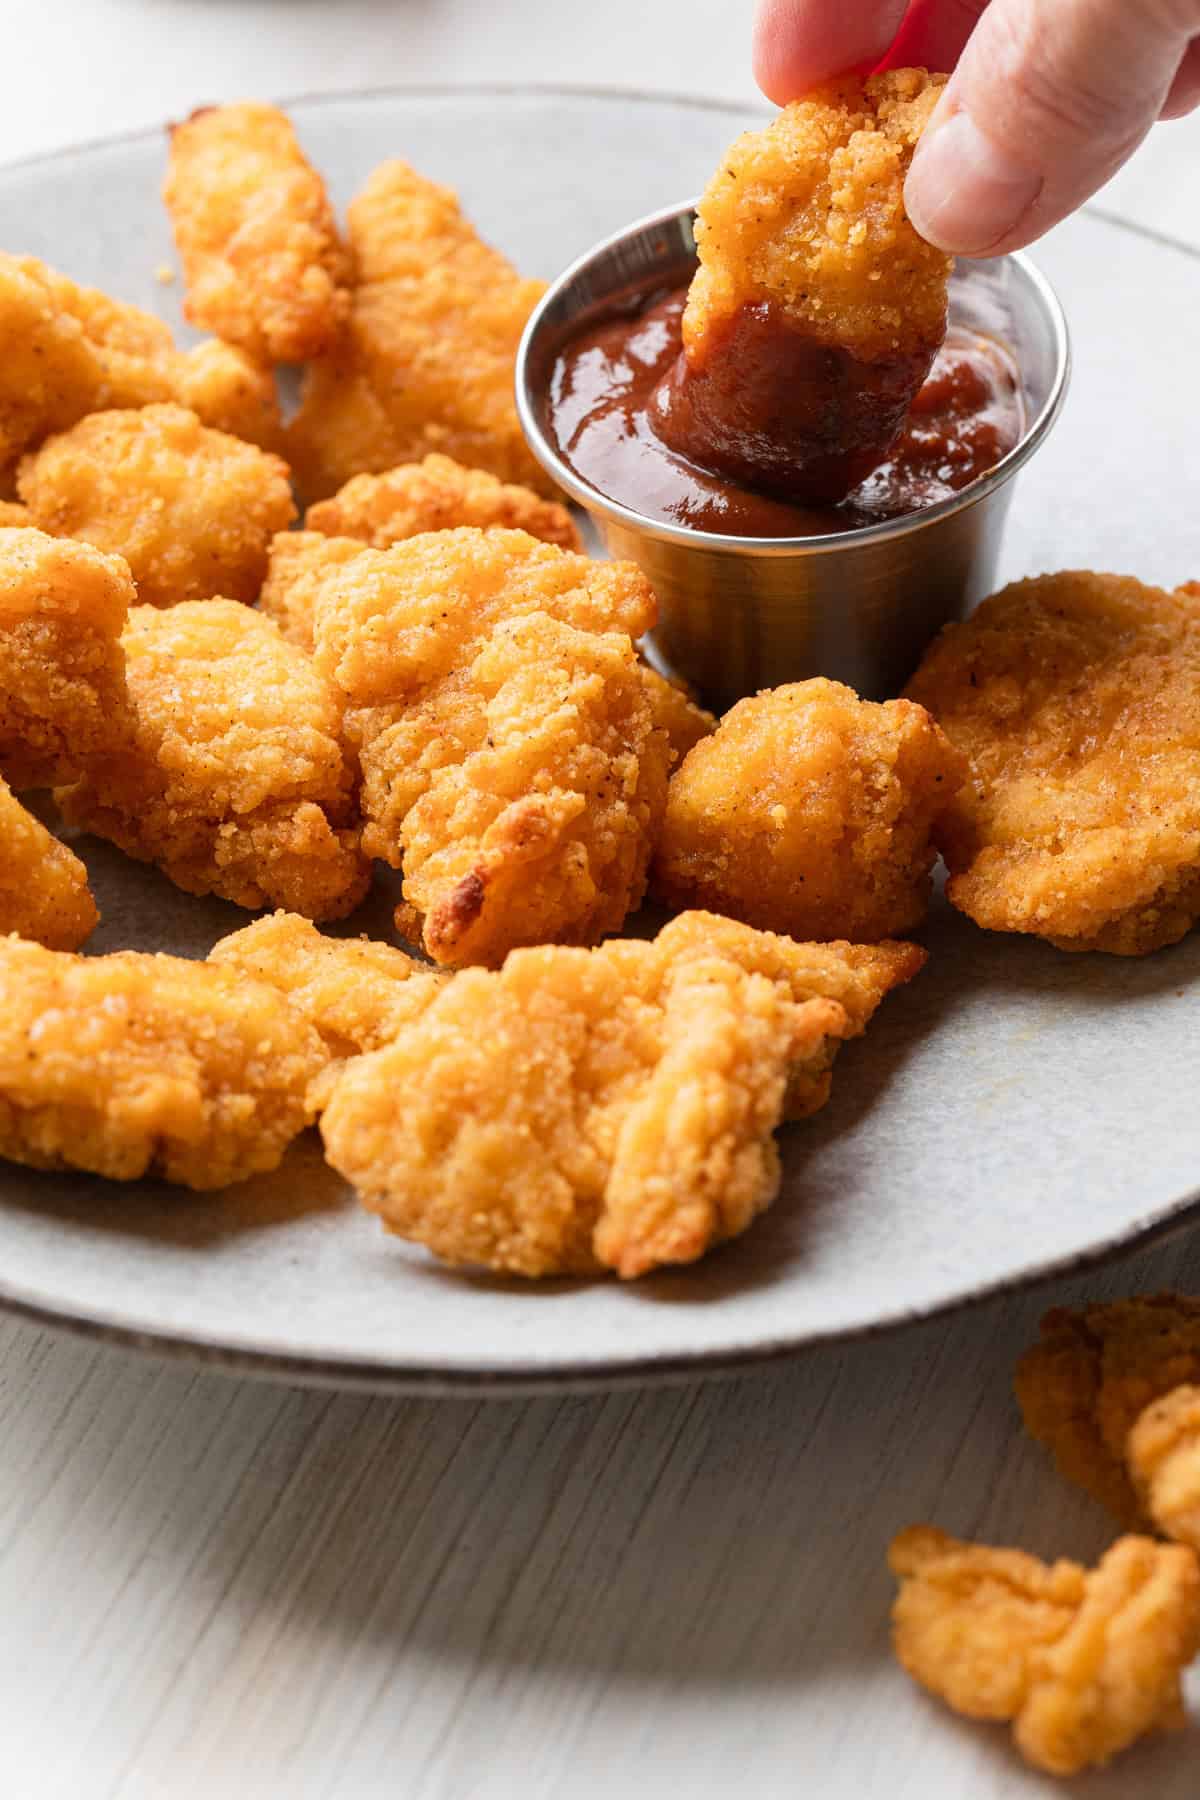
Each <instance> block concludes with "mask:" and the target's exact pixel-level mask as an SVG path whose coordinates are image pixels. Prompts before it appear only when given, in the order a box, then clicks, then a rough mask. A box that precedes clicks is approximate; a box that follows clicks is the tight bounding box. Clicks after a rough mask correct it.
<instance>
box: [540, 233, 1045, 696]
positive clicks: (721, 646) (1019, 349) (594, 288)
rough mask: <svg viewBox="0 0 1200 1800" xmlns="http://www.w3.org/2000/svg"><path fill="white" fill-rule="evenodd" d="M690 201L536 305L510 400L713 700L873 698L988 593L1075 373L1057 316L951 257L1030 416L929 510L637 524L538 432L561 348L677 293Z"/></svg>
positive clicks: (965, 309) (957, 299)
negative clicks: (597, 324) (1007, 532)
mask: <svg viewBox="0 0 1200 1800" xmlns="http://www.w3.org/2000/svg"><path fill="white" fill-rule="evenodd" d="M694 211H695V207H694V203H689V204H687V205H684V206H673V207H669V208H667V209H666V211H664V212H659V213H654V214H652V215H651V217H650V218H647V219H643V220H641V221H640V222H639V223H638V224H635V225H630V226H628V227H627V228H626V229H625V230H624V231H621V232H618V233H617V235H616V236H615V237H611V238H609V239H608V240H607V241H606V242H605V243H602V244H599V245H597V246H596V248H595V249H594V250H590V251H588V253H587V255H586V256H582V257H580V259H579V261H578V262H576V263H574V264H572V266H571V267H570V268H569V269H567V270H566V272H565V273H564V274H563V275H561V276H560V277H559V279H558V280H557V281H556V282H555V283H554V284H553V286H552V287H551V288H550V290H549V292H548V293H547V294H546V296H545V298H544V299H543V300H542V302H541V304H540V305H539V306H538V308H537V310H536V311H535V312H534V313H533V315H532V317H531V318H530V320H529V323H528V325H527V326H526V329H525V334H524V336H523V338H522V340H521V345H520V349H519V350H518V352H517V366H516V392H517V409H518V411H519V413H520V417H521V423H522V426H523V427H524V430H525V433H526V435H527V437H528V438H529V442H530V444H531V446H532V448H533V452H534V454H535V456H536V457H537V459H538V461H539V462H540V463H541V465H542V467H543V468H544V469H545V470H546V471H547V473H548V474H549V475H550V476H551V477H552V478H553V480H554V481H556V482H557V483H558V485H559V486H560V487H561V488H563V489H564V491H565V492H566V493H567V494H568V495H569V496H570V497H571V499H573V500H575V501H577V502H578V504H579V505H580V506H582V507H584V508H585V509H586V510H587V512H588V513H589V514H590V515H591V517H592V519H593V520H594V521H595V523H596V525H597V527H598V529H599V531H600V534H601V536H602V538H603V540H604V543H605V545H606V546H607V548H608V550H609V551H610V552H611V554H612V555H613V556H619V557H629V558H631V559H632V560H633V561H634V562H636V563H638V564H640V566H641V567H642V569H644V571H645V573H646V575H647V576H648V577H649V579H650V581H651V583H652V584H653V587H654V590H655V593H656V594H657V596H658V603H659V622H658V625H657V627H656V629H655V631H654V634H653V643H654V648H655V650H656V651H657V653H658V656H659V658H660V659H661V660H662V661H663V662H664V663H666V664H667V666H668V667H669V668H671V669H673V670H674V671H675V672H676V673H678V674H680V675H682V676H684V677H685V678H686V679H687V680H688V681H690V682H692V683H694V684H695V686H696V687H698V688H699V689H700V691H701V693H702V695H703V696H704V697H705V698H706V699H707V700H708V701H709V702H710V703H711V704H713V705H714V706H717V707H718V708H723V707H725V706H728V705H729V704H730V703H731V702H732V701H734V700H736V699H738V698H739V697H740V696H741V695H743V694H748V693H754V692H755V691H756V690H757V689H758V688H761V687H768V686H776V685H777V684H779V683H780V682H784V681H796V680H801V679H803V677H805V676H807V675H829V676H832V677H834V678H835V679H837V680H839V681H845V682H847V683H849V685H850V686H851V687H853V688H856V689H857V691H858V692H859V693H860V694H863V695H864V696H866V697H867V698H871V699H880V698H883V697H885V696H887V695H890V694H896V693H899V691H900V689H901V688H902V687H903V686H904V683H905V681H906V680H907V679H908V677H909V675H910V674H911V673H912V671H913V669H914V668H915V666H916V664H917V662H918V660H919V659H920V656H921V652H922V651H923V650H924V648H925V646H926V644H927V643H928V642H929V640H930V638H931V637H933V635H934V633H935V632H937V631H938V630H939V629H940V628H941V627H942V626H943V625H944V624H945V623H946V622H947V620H949V619H958V618H961V617H963V615H964V614H965V613H966V612H967V611H969V609H970V608H971V607H972V606H973V605H974V604H975V602H976V601H977V600H979V599H981V598H982V597H983V596H984V595H985V594H986V593H988V592H989V591H990V590H991V587H992V585H993V581H994V576H995V569H996V558H997V553H998V551H999V547H1000V536H1001V532H1002V531H1003V528H1004V520H1005V515H1006V513H1007V511H1008V506H1009V501H1010V500H1011V498H1012V481H1013V477H1014V476H1015V475H1016V474H1017V472H1018V470H1019V469H1021V468H1023V467H1024V465H1025V464H1026V463H1027V462H1028V461H1029V459H1030V457H1031V456H1032V455H1033V454H1034V452H1035V451H1036V450H1037V448H1038V445H1039V444H1041V443H1042V441H1043V440H1044V439H1045V437H1046V435H1047V433H1048V432H1049V430H1050V428H1051V426H1052V425H1053V423H1054V421H1055V419H1056V418H1057V416H1058V413H1059V410H1060V408H1061V406H1062V402H1063V399H1064V397H1065V394H1066V389H1067V381H1068V378H1069V373H1070V347H1069V340H1068V334H1067V324H1066V320H1065V318H1064V317H1063V311H1062V308H1061V306H1060V305H1059V303H1058V299H1057V297H1056V296H1055V293H1054V291H1053V289H1052V288H1051V286H1050V284H1049V283H1048V282H1047V280H1046V279H1045V277H1044V276H1043V275H1042V274H1041V273H1040V272H1039V271H1038V270H1037V269H1036V268H1035V267H1034V265H1033V264H1032V263H1031V262H1030V261H1029V260H1028V258H1027V257H1024V256H1004V257H998V258H995V259H993V260H990V261H980V262H960V263H959V264H958V265H957V266H956V268H955V272H954V275H953V277H952V279H951V285H950V317H951V321H952V322H953V323H955V324H959V325H962V326H965V327H966V328H967V329H969V330H975V331H980V332H985V333H987V334H989V335H991V336H992V337H996V338H1000V339H1001V340H1002V341H1003V342H1004V343H1005V344H1007V346H1008V347H1009V349H1010V350H1011V351H1012V353H1013V355H1014V357H1015V358H1016V361H1017V364H1018V366H1019V369H1020V372H1021V379H1022V384H1023V389H1024V399H1025V413H1026V425H1025V432H1024V435H1023V436H1022V438H1021V441H1020V443H1018V444H1017V445H1016V447H1015V448H1014V449H1013V450H1011V451H1010V452H1009V454H1008V455H1007V456H1006V457H1005V458H1004V459H1003V461H1001V462H999V463H998V464H997V465H996V467H995V468H994V469H992V470H991V471H990V472H989V473H988V474H987V475H984V476H981V477H980V479H979V480H978V481H974V482H972V483H971V484H970V486H969V487H966V488H964V489H963V490H962V491H961V493H958V494H956V495H954V497H953V498H952V499H950V500H945V501H942V502H941V503H940V504H939V505H937V506H931V507H929V508H927V509H926V510H925V511H924V512H918V513H912V514H910V515H908V516H907V517H905V518H901V519H890V520H888V521H887V522H886V523H884V524H880V525H871V526H867V527H864V528H863V529H862V530H858V531H847V532H841V533H837V534H829V535H824V536H820V537H807V538H737V537H723V536H721V535H719V534H718V533H716V532H711V531H694V530H691V529H690V528H689V527H687V526H683V525H672V524H666V523H664V522H662V521H661V520H656V519H647V518H643V517H642V516H641V515H640V514H639V513H636V512H634V511H632V510H631V509H630V508H629V507H627V506H622V505H620V504H619V503H618V502H617V501H615V500H611V499H609V497H608V496H607V495H606V494H603V493H601V492H600V491H599V490H598V489H597V488H595V487H593V486H592V485H591V483H590V482H587V481H584V480H583V479H582V478H581V477H580V476H579V475H577V474H576V473H575V471H574V470H573V469H572V468H570V467H569V465H568V464H567V463H565V462H564V461H563V459H562V458H561V457H560V456H559V454H558V451H557V449H556V448H555V445H554V440H553V437H552V434H551V431H550V429H549V423H548V417H547V409H548V402H549V393H550V378H551V374H552V371H553V368H554V364H555V360H556V358H557V356H558V354H559V352H560V351H561V350H562V348H563V347H564V346H565V344H566V343H567V342H568V341H569V340H570V339H571V338H572V337H573V336H574V335H575V333H576V332H577V331H579V330H580V329H582V328H583V327H584V326H585V325H587V324H590V323H592V322H593V321H595V320H596V319H598V318H601V317H603V316H604V315H605V314H606V313H607V312H609V311H610V310H611V309H612V307H613V305H614V303H615V302H616V301H617V300H618V299H620V298H622V297H628V295H629V294H630V292H631V291H633V292H637V291H639V290H642V289H654V288H670V287H678V286H681V285H682V284H683V283H685V282H686V281H688V280H689V279H690V277H691V274H692V270H693V268H694V266H695V258H696V247H695V239H694V238H693V235H692V220H693V215H694Z"/></svg>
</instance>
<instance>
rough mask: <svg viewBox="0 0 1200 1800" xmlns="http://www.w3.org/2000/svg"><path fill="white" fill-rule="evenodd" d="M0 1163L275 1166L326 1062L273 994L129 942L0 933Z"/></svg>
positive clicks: (202, 1185) (206, 1184)
mask: <svg viewBox="0 0 1200 1800" xmlns="http://www.w3.org/2000/svg"><path fill="white" fill-rule="evenodd" d="M0 987H2V988H3V992H4V1002H5V1003H4V1006H3V1007H2V1008H0V1156H5V1157H8V1158H9V1159H11V1160H12V1161H14V1162H20V1163H25V1164H27V1165H28V1166H29V1167H31V1168H35V1169H80V1170H86V1171H88V1172H90V1173H92V1174H95V1175H105V1176H108V1177H109V1178H110V1179H111V1180H114V1181H134V1180H137V1179H138V1178H139V1177H141V1176H147V1175H149V1176H160V1177H161V1178H162V1179H163V1180H165V1181H170V1182H177V1183H180V1184H182V1185H183V1186H185V1187H192V1188H199V1189H213V1188H221V1187H227V1186H229V1185H230V1184H231V1183H232V1182H235V1181H243V1180H245V1179H246V1178H247V1177H248V1176H250V1175H255V1174H260V1173H264V1172H266V1171H267V1170H270V1169H274V1168H276V1167H277V1166H278V1164H279V1162H280V1160H281V1158H282V1156H283V1153H284V1151H285V1150H286V1149H287V1146H288V1145H289V1144H290V1143H291V1141H292V1139H293V1138H294V1137H296V1136H297V1135H298V1133H299V1132H301V1131H303V1130H304V1128H305V1126H307V1125H308V1124H310V1123H311V1121H312V1116H313V1114H312V1110H311V1108H310V1106H309V1104H308V1101H307V1098H306V1094H307V1089H308V1086H309V1083H310V1082H311V1081H312V1080H313V1079H314V1078H315V1076H316V1075H318V1074H319V1072H320V1071H321V1069H322V1068H323V1067H324V1065H325V1062H326V1061H327V1053H326V1051H325V1049H324V1046H323V1045H322V1043H321V1040H320V1038H319V1037H318V1035H317V1033H316V1032H315V1031H314V1030H313V1028H312V1027H311V1026H310V1025H309V1024H308V1023H307V1021H306V1020H305V1019H304V1017H303V1016H302V1015H301V1014H300V1013H299V1012H298V1011H297V1010H296V1009H295V1008H294V1007H292V1006H291V1005H289V1003H288V1002H287V1000H286V999H284V997H283V996H282V995H281V994H279V993H277V992H276V990H275V989H274V988H271V987H267V986H266V985H265V984H263V983H260V982H255V981H249V980H247V979H246V978H245V977H244V976H243V975H240V974H237V973H234V972H233V971H231V970H229V969H218V968H213V967H210V966H209V965H207V964H205V963H198V962H188V961H185V960H183V959H181V958H179V957H174V956H149V955H144V954H142V953H140V952H137V951H122V952H120V953H119V954H117V955H113V956H95V957H84V956H71V955H66V954H63V953H61V952H58V951H54V950H46V949H43V948H42V946H41V945H40V944H29V943H24V942H22V940H21V939H20V938H16V937H8V938H0Z"/></svg>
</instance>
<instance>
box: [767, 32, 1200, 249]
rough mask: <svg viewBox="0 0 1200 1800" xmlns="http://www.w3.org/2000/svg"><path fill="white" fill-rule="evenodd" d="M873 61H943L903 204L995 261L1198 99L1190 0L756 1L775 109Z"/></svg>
mask: <svg viewBox="0 0 1200 1800" xmlns="http://www.w3.org/2000/svg"><path fill="white" fill-rule="evenodd" d="M881 62H882V63H884V64H886V65H887V66H891V67H902V66H910V65H923V66H924V67H927V68H931V69H953V70H954V73H953V75H952V76H951V79H950V82H949V84H948V85H947V87H946V91H945V93H944V94H943V96H942V99H941V101H940V103H939V105H938V107H937V110H936V111H935V113H934V115H933V118H932V119H931V121H930V123H929V125H928V127H927V128H926V131H925V135H924V137H923V139H922V141H921V143H920V145H919V146H918V149H917V153H916V155H915V156H914V158H913V164H912V168H911V170H910V172H909V176H908V182H907V185H906V187H905V194H904V198H905V205H906V207H907V209H908V214H909V217H910V218H911V219H912V222H913V224H914V225H915V226H916V228H917V230H918V231H919V232H920V233H921V235H922V236H923V237H925V238H927V239H928V240H929V242H930V243H933V244H936V245H937V246H938V247H939V248H940V249H943V250H949V251H953V252H955V253H956V254H958V255H963V256H985V255H986V256H995V255H999V254H1000V253H1001V252H1003V251H1006V250H1016V249H1019V248H1020V247H1021V245H1023V244H1028V243H1031V242H1032V240H1033V239H1034V238H1037V237H1040V236H1041V234H1042V233H1043V232H1044V231H1047V230H1048V229H1049V228H1050V226H1051V225H1055V224H1057V223H1058V221H1059V220H1060V219H1063V218H1065V217H1066V216H1067V214H1068V213H1070V212H1073V211H1074V210H1075V208H1076V207H1077V206H1080V205H1082V204H1083V202H1084V201H1085V200H1086V199H1088V198H1089V196H1090V195H1092V194H1094V193H1095V192H1096V190H1097V188H1099V187H1101V186H1103V184H1104V183H1105V182H1106V181H1107V180H1108V179H1109V177H1110V176H1111V175H1113V174H1115V173H1116V171H1117V170H1118V169H1119V168H1120V167H1121V164H1122V163H1123V162H1125V161H1126V160H1127V158H1128V157H1130V156H1131V155H1132V154H1133V152H1134V150H1135V149H1136V148H1137V146H1138V145H1139V144H1140V143H1141V141H1142V139H1143V138H1144V137H1145V135H1146V133H1147V132H1148V131H1149V129H1150V127H1151V125H1152V124H1153V123H1154V121H1155V120H1156V119H1171V118H1179V117H1181V116H1182V115H1183V114H1184V113H1187V112H1190V111H1191V110H1192V109H1193V107H1195V106H1196V105H1197V104H1200V0H990V3H989V0H759V4H758V14H757V18H756V21H755V41H754V69H755V75H756V77H757V79H758V83H759V86H760V87H761V88H762V90H763V92H764V93H765V94H767V95H768V96H769V98H770V99H772V100H774V101H776V102H777V103H778V104H779V105H784V104H786V103H787V101H789V100H794V99H796V98H798V97H799V96H800V95H802V94H803V93H805V92H806V91H807V89H809V88H810V87H813V86H814V85H816V84H817V83H818V82H822V81H828V80H830V79H832V78H833V77H834V76H837V75H840V74H842V73H844V72H845V71H847V70H852V69H853V70H860V69H863V68H874V67H876V66H877V65H879V64H880V63H881Z"/></svg>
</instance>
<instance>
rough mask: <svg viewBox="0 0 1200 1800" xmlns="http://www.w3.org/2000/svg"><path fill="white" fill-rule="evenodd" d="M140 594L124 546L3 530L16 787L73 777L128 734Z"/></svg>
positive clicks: (2, 712)
mask: <svg viewBox="0 0 1200 1800" xmlns="http://www.w3.org/2000/svg"><path fill="white" fill-rule="evenodd" d="M135 599H136V594H135V592H134V586H133V582H132V580H131V579H130V575H129V569H128V566H127V564H126V563H124V562H123V561H122V559H121V558H120V557H119V556H104V555H103V554H102V553H101V552H100V551H99V550H93V549H92V547H91V545H90V544H76V543H73V542H70V541H68V540H65V539H63V540H60V539H57V538H52V537H47V536H46V534H45V533H44V532H41V531H29V530H21V529H20V528H17V529H11V530H6V531H3V532H0V773H2V774H3V775H4V776H5V778H6V779H7V780H8V781H9V782H10V783H11V785H12V786H13V787H15V788H26V787H44V786H46V785H47V784H48V783H51V782H56V781H67V780H70V779H71V778H72V777H73V776H74V775H75V774H76V773H77V772H78V769H79V765H80V761H81V759H84V758H87V757H90V756H95V755H97V754H99V753H100V752H101V751H103V750H107V749H109V748H111V747H112V746H113V745H114V744H115V743H118V742H122V741H124V739H125V737H126V735H127V733H128V729H129V715H128V702H127V699H126V692H125V655H124V652H123V650H122V648H121V630H122V627H123V626H124V624H125V618H126V614H127V613H128V611H129V608H130V606H131V605H132V604H133V602H134V600H135Z"/></svg>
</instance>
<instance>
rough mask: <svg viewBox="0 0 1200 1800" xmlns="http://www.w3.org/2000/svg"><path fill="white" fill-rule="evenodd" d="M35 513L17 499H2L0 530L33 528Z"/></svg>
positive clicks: (0, 504) (0, 503) (0, 501)
mask: <svg viewBox="0 0 1200 1800" xmlns="http://www.w3.org/2000/svg"><path fill="white" fill-rule="evenodd" d="M32 528H33V514H32V513H31V512H30V510H29V508H28V507H27V506H22V505H21V504H20V502H19V501H17V500H0V531H21V530H32Z"/></svg>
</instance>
